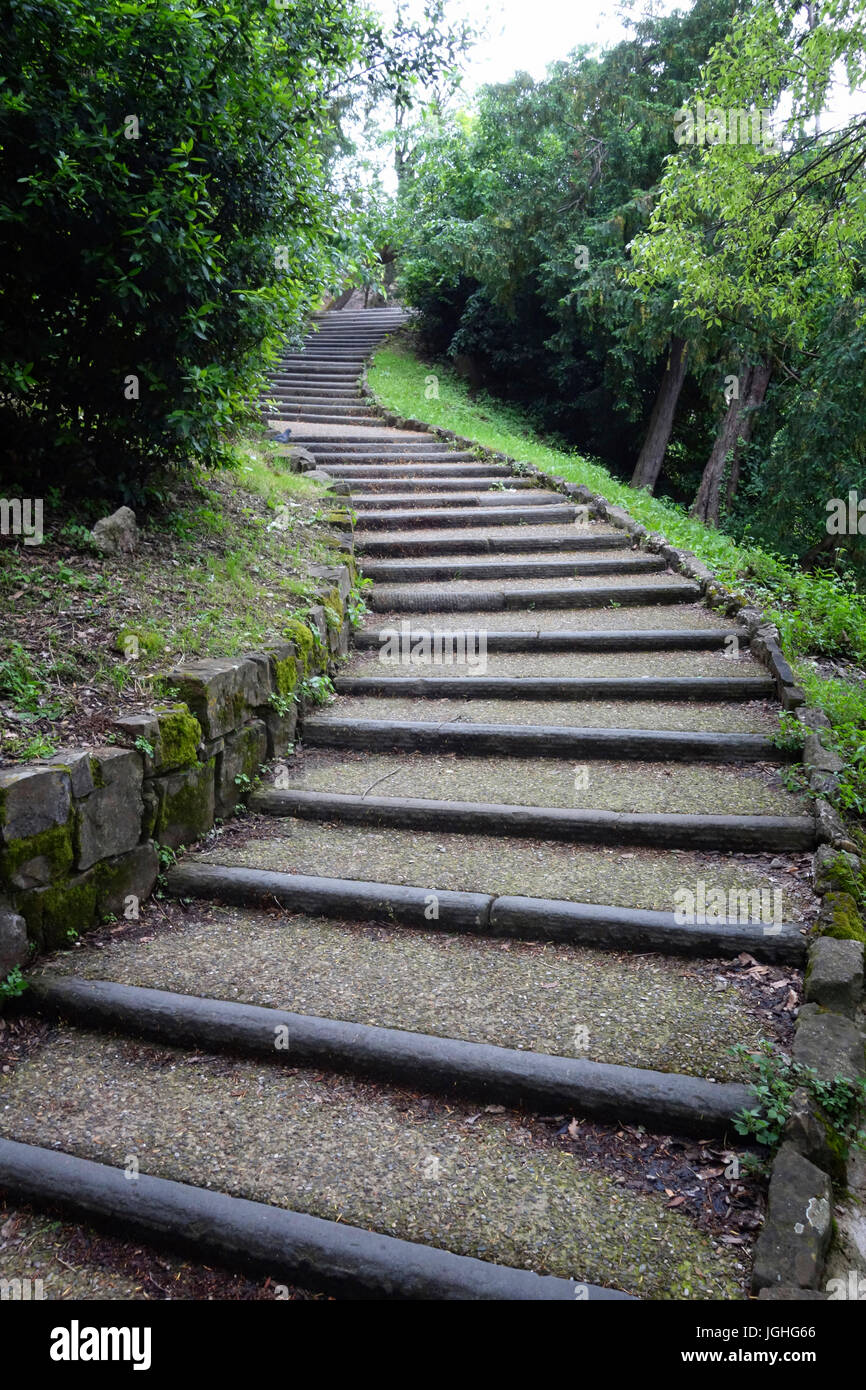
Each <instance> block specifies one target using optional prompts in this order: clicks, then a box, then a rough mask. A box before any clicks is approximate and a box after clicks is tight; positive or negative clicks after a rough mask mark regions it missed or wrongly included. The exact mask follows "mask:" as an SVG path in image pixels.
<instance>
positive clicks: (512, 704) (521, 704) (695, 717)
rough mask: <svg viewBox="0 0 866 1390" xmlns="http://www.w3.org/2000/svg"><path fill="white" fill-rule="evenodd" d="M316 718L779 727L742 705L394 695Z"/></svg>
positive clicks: (754, 703)
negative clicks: (428, 698) (423, 697)
mask: <svg viewBox="0 0 866 1390" xmlns="http://www.w3.org/2000/svg"><path fill="white" fill-rule="evenodd" d="M316 718H317V719H320V720H328V719H398V720H403V719H421V720H424V721H425V722H428V723H429V722H433V723H437V722H438V723H442V724H450V723H452V722H453V723H461V724H516V725H529V726H531V727H537V726H538V725H540V724H547V725H556V726H559V727H563V726H569V727H571V728H575V729H670V730H681V731H683V732H685V731H689V730H693V731H696V732H704V733H742V734H752V733H754V734H764V735H766V736H767V737H772V735H773V734H774V733H776V732H777V730H778V728H779V720H778V716H777V714H776V711H775V707H773V706H771V705H770V704H769V703H768V702H766V701H764V702H762V701H758V700H749V701H744V702H743V703H742V704H739V703H738V704H723V703H721V702H720V703H718V704H699V703H697V702H695V703H689V704H676V703H674V702H672V701H671V702H669V701H651V700H628V701H622V700H479V699H473V700H458V699H444V700H424V699H412V698H411V697H407V698H403V699H401V698H400V697H399V696H381V695H380V696H365V695H344V696H341V697H340V699H339V700H337V701H335V702H334V703H333V704H330V705H327V706H326V707H325V708H324V709H321V710H319V711H318V713H317V715H316Z"/></svg>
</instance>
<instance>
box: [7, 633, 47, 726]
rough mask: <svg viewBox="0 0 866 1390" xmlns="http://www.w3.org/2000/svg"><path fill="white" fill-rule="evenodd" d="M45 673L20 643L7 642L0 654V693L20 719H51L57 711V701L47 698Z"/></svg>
mask: <svg viewBox="0 0 866 1390" xmlns="http://www.w3.org/2000/svg"><path fill="white" fill-rule="evenodd" d="M49 676H50V668H49V667H48V666H47V664H46V663H45V662H44V661H36V660H34V658H33V657H31V656H30V654H29V653H28V652H27V651H26V650H25V648H24V647H22V645H21V643H20V642H10V643H9V644H8V646H7V647H6V654H5V655H4V656H0V696H2V697H3V698H5V699H8V700H9V701H10V703H11V704H12V707H13V709H15V710H16V711H17V713H18V714H19V715H20V716H21V717H23V718H33V719H36V718H39V716H40V715H44V716H46V717H49V718H51V717H54V716H55V715H56V714H58V713H59V711H60V706H59V704H58V703H57V701H56V700H52V699H50V697H49V692H50V687H49V684H48V680H49Z"/></svg>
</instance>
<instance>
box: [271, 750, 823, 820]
mask: <svg viewBox="0 0 866 1390" xmlns="http://www.w3.org/2000/svg"><path fill="white" fill-rule="evenodd" d="M287 778H288V780H287V783H286V789H290V788H296V789H301V790H303V791H327V792H338V793H340V794H342V795H351V796H363V795H364V794H365V793H367V792H369V791H372V790H373V789H374V788H375V793H376V795H378V796H388V797H422V798H432V799H433V800H440V801H470V802H483V803H495V804H499V805H512V806H561V807H570V808H572V809H575V810H604V811H626V812H635V811H636V812H653V813H660V812H661V813H666V812H679V813H681V814H684V815H732V816H737V815H739V816H761V815H765V816H796V815H805V814H806V813H807V811H808V802H807V801H806V800H805V798H803V797H801V796H798V795H794V794H793V793H791V792H789V791H786V790H785V788H784V786H783V785H782V782H781V778H780V775H779V773H778V771H777V770H776V769H774V768H772V769H771V768H767V767H763V766H762V765H757V766H751V765H749V766H741V767H724V766H717V765H714V764H707V763H701V764H695V765H693V766H682V765H680V764H672V765H671V766H667V765H666V764H659V763H640V762H605V761H598V762H591V763H588V764H586V765H585V766H582V765H580V764H576V763H574V762H570V761H569V762H561V761H560V760H559V759H556V758H545V759H533V758H528V759H524V758H502V759H492V758H465V757H457V756H455V755H454V754H449V755H445V756H437V755H436V754H432V753H362V752H359V753H355V752H351V751H348V750H345V751H344V750H340V751H330V750H327V749H316V750H315V752H312V751H311V752H307V753H303V754H301V755H299V756H298V757H297V758H294V759H292V762H291V763H290V764H289V765H288V773H287ZM584 783H585V785H584Z"/></svg>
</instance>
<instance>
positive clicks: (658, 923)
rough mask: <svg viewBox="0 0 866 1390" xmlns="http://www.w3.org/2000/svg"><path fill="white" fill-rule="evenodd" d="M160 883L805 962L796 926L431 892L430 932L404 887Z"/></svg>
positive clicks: (270, 877)
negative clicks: (680, 917) (433, 910)
mask: <svg viewBox="0 0 866 1390" xmlns="http://www.w3.org/2000/svg"><path fill="white" fill-rule="evenodd" d="M166 882H167V887H168V891H169V892H170V893H172V894H173V895H174V896H176V897H179V898H206V899H217V900H219V901H220V902H224V903H231V904H232V905H234V906H240V907H257V906H273V903H274V901H276V902H278V903H279V904H280V905H281V906H282V907H285V908H287V909H288V910H289V911H291V912H301V913H308V914H310V915H311V916H326V917H336V918H343V919H346V920H349V921H352V920H354V921H365V922H366V921H372V922H379V923H381V924H382V925H385V926H393V925H394V924H396V925H398V926H402V927H414V928H416V929H428V930H431V931H448V932H471V933H474V934H476V935H479V936H504V937H516V938H518V939H521V940H530V941H536V940H541V941H564V942H568V943H569V944H571V945H575V946H592V947H595V948H598V949H601V950H611V951H623V950H629V951H661V952H662V953H664V954H666V955H685V956H715V955H725V956H737V955H739V954H740V952H741V951H747V952H748V953H749V954H750V955H754V956H757V957H760V958H761V959H762V960H766V961H770V962H773V963H775V964H777V965H802V964H803V962H804V961H805V958H806V945H807V942H806V937H805V936H804V935H803V932H802V929H801V927H800V925H799V924H798V923H797V922H782V923H771V924H768V925H765V924H763V923H761V922H739V921H733V920H732V921H720V922H708V923H700V922H697V923H690V922H678V921H677V919H676V915H675V914H674V913H673V912H653V911H649V910H648V909H646V908H634V907H609V906H606V905H604V904H602V903H579V902H568V901H565V900H563V899H557V898H527V897H519V896H514V895H503V896H497V895H492V894H489V893H465V892H455V891H449V890H445V889H437V891H436V900H437V908H438V912H439V916H438V919H437V920H436V921H435V922H432V921H430V920H429V919H428V917H427V916H426V915H425V910H426V909H427V908H428V907H429V902H430V892H431V890H430V889H429V888H425V887H416V886H414V885H406V884H399V883H378V882H372V881H367V880H365V879H344V878H323V877H318V876H313V875H306V874H288V873H280V872H277V871H274V870H268V869H248V868H242V867H236V866H227V865H222V864H201V863H195V862H185V863H183V864H178V865H175V867H174V868H172V869H170V870H169V872H168V875H167V879H166Z"/></svg>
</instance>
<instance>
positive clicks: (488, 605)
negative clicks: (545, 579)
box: [367, 584, 775, 690]
mask: <svg viewBox="0 0 866 1390" xmlns="http://www.w3.org/2000/svg"><path fill="white" fill-rule="evenodd" d="M698 598H699V592H698V591H696V590H694V589H692V588H687V587H686V586H685V585H683V586H682V587H680V586H674V585H673V584H660V585H658V586H653V587H650V586H647V587H646V588H641V587H638V586H637V585H633V586H632V587H630V588H627V589H577V588H572V589H508V590H489V591H486V592H485V591H481V592H477V593H468V592H466V591H465V590H460V591H458V592H456V593H454V594H431V593H429V591H426V590H423V589H422V590H420V591H416V592H414V593H413V592H411V591H408V592H406V593H395V592H394V591H393V590H391V591H389V592H388V594H387V596H386V595H384V594H377V593H376V591H375V590H374V591H373V593H372V594H371V595H370V596H369V598H368V600H367V602H368V604H369V606H370V609H371V610H372V611H373V612H374V613H450V612H458V611H460V610H463V611H464V612H469V613H471V612H485V611H486V612H488V613H498V612H502V611H503V610H506V609H509V608H520V609H525V608H609V607H610V605H611V603H616V604H618V605H619V606H620V607H622V608H638V607H652V608H654V607H657V606H658V605H659V604H663V603H696V602H697V600H698ZM774 690H775V687H774Z"/></svg>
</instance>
